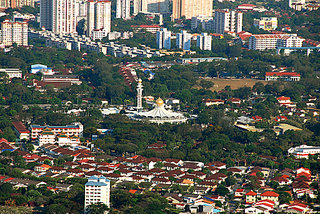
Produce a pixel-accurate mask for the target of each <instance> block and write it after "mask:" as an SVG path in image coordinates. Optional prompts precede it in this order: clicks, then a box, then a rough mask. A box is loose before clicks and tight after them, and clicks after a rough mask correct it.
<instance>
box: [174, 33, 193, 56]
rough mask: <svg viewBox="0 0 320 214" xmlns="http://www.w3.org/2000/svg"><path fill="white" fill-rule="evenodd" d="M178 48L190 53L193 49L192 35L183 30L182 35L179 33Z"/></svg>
mask: <svg viewBox="0 0 320 214" xmlns="http://www.w3.org/2000/svg"><path fill="white" fill-rule="evenodd" d="M176 37H177V38H176V46H177V48H180V49H183V50H186V51H190V48H191V34H190V33H187V31H185V30H182V31H181V32H180V33H177V36H176Z"/></svg>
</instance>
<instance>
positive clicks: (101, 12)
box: [87, 0, 111, 40]
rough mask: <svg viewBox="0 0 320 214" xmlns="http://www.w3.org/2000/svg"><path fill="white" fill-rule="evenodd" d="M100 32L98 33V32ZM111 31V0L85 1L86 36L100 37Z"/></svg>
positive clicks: (94, 38)
mask: <svg viewBox="0 0 320 214" xmlns="http://www.w3.org/2000/svg"><path fill="white" fill-rule="evenodd" d="M99 32H100V33H99ZM110 32H111V1H107V0H103V1H101V0H99V1H97V0H89V1H88V2H87V36H89V37H91V38H92V39H93V40H96V39H102V38H103V37H106V36H107V34H108V33H110Z"/></svg>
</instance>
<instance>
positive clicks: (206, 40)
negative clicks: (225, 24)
mask: <svg viewBox="0 0 320 214" xmlns="http://www.w3.org/2000/svg"><path fill="white" fill-rule="evenodd" d="M197 47H198V48H200V49H201V50H207V51H211V49H212V37H211V36H210V35H208V34H207V33H201V35H199V36H197Z"/></svg>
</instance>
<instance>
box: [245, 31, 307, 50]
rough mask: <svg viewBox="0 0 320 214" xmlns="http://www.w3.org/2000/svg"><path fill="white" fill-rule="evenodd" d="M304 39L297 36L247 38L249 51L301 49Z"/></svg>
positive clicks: (264, 35)
mask: <svg viewBox="0 0 320 214" xmlns="http://www.w3.org/2000/svg"><path fill="white" fill-rule="evenodd" d="M303 41H304V39H303V38H301V37H298V36H297V34H254V35H252V36H251V37H250V38H249V49H251V50H265V49H276V48H277V47H302V43H303Z"/></svg>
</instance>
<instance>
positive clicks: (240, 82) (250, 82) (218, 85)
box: [205, 78, 268, 91]
mask: <svg viewBox="0 0 320 214" xmlns="http://www.w3.org/2000/svg"><path fill="white" fill-rule="evenodd" d="M205 80H208V81H212V82H213V83H214V86H213V87H212V88H210V89H211V90H212V91H221V90H222V89H224V88H225V87H226V86H228V85H229V86H230V87H231V89H238V88H241V87H250V88H252V87H253V86H254V84H256V83H257V82H262V83H263V84H265V85H266V84H267V83H268V82H267V81H264V80H255V79H213V78H212V79H211V78H208V79H207V78H206V79H205Z"/></svg>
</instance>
